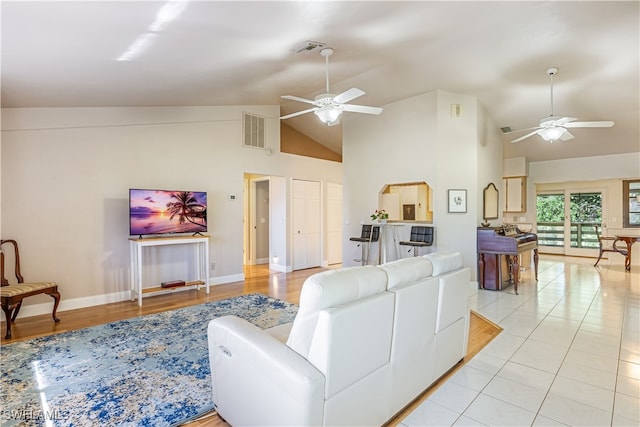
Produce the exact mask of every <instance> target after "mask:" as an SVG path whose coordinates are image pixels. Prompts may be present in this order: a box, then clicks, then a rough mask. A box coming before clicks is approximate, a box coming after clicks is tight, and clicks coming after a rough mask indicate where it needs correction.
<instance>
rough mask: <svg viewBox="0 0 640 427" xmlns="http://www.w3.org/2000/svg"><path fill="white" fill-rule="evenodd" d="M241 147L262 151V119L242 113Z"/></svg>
mask: <svg viewBox="0 0 640 427" xmlns="http://www.w3.org/2000/svg"><path fill="white" fill-rule="evenodd" d="M242 127H243V129H244V132H243V145H244V146H245V147H251V148H263V149H264V117H260V116H254V115H253V114H249V113H242Z"/></svg>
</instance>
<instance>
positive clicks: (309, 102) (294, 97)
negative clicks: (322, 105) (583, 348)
mask: <svg viewBox="0 0 640 427" xmlns="http://www.w3.org/2000/svg"><path fill="white" fill-rule="evenodd" d="M281 98H283V99H288V100H290V101H298V102H305V103H307V104H313V105H317V104H316V101H312V100H310V99H306V98H300V97H299V96H293V95H283V96H281Z"/></svg>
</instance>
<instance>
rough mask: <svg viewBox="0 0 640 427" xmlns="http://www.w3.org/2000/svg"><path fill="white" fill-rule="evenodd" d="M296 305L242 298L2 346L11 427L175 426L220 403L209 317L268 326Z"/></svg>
mask: <svg viewBox="0 0 640 427" xmlns="http://www.w3.org/2000/svg"><path fill="white" fill-rule="evenodd" d="M297 309H298V308H297V306H296V305H294V304H290V303H288V302H285V301H280V300H277V299H274V298H271V297H268V296H265V295H261V294H251V295H243V296H239V297H234V298H230V299H226V300H223V301H215V302H210V303H206V304H200V305H195V306H191V307H186V308H181V309H177V310H172V311H167V312H164V313H158V314H151V315H147V316H142V317H137V318H133V319H127V320H121V321H118V322H113V323H109V324H105V325H100V326H94V327H90V328H86V329H81V330H78V331H71V332H65V333H61V334H57V335H51V336H47V337H41V338H35V339H32V340H28V341H19V342H16V343H12V344H7V345H4V346H3V347H2V349H1V350H0V351H1V357H2V373H1V374H0V402H1V403H0V404H1V406H2V408H1V409H0V412H1V418H0V424H1V425H2V426H18V425H20V426H22V425H54V426H98V425H99V426H170V425H176V424H180V423H182V422H185V421H188V420H190V419H193V418H194V417H197V416H199V415H201V414H204V413H206V412H209V411H211V410H213V401H212V396H211V395H212V393H211V375H210V373H211V372H210V369H209V353H208V347H207V324H208V323H209V320H211V319H213V318H216V317H220V316H225V315H228V314H234V315H236V316H239V317H242V318H244V319H247V320H248V321H250V322H251V323H253V324H255V325H256V326H258V327H260V328H263V329H264V328H268V327H271V326H276V325H279V324H283V323H287V322H291V321H293V318H294V317H295V314H296V312H297Z"/></svg>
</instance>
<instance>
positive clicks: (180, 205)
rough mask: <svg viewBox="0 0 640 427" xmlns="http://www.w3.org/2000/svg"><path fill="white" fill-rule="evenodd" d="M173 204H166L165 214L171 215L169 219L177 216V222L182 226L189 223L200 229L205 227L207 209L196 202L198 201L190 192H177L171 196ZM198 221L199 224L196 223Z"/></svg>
mask: <svg viewBox="0 0 640 427" xmlns="http://www.w3.org/2000/svg"><path fill="white" fill-rule="evenodd" d="M171 198H172V199H175V200H176V201H175V202H169V203H167V212H169V213H170V214H171V216H170V217H169V219H171V220H172V219H173V217H175V216H176V215H178V222H179V223H180V224H184V223H185V221H189V222H190V223H192V224H195V225H198V226H200V227H203V228H205V227H206V224H205V223H206V218H207V209H206V208H205V207H204V206H203V205H202V204H200V203H199V202H198V199H196V197H195V196H194V195H193V193H192V192H190V191H179V192H176V193H173V194H171ZM198 220H199V222H197V221H198Z"/></svg>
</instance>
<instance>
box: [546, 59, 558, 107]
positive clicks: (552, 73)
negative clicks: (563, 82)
mask: <svg viewBox="0 0 640 427" xmlns="http://www.w3.org/2000/svg"><path fill="white" fill-rule="evenodd" d="M547 74H548V75H549V79H550V80H551V97H550V99H551V108H550V111H551V116H550V117H553V76H555V75H556V74H558V69H557V68H556V67H551V68H549V69H548V70H547Z"/></svg>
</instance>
